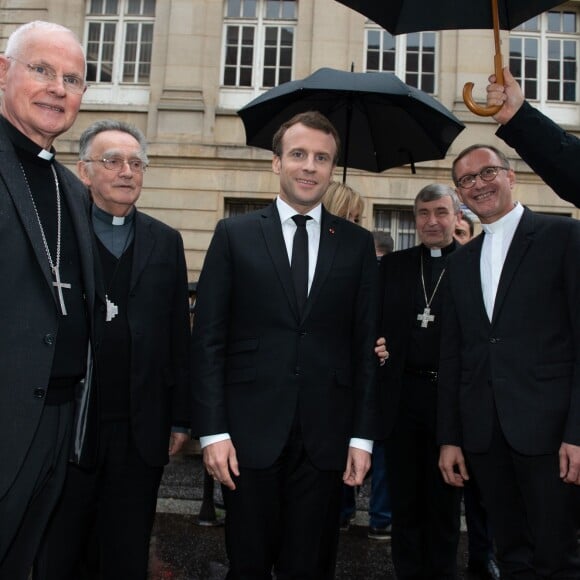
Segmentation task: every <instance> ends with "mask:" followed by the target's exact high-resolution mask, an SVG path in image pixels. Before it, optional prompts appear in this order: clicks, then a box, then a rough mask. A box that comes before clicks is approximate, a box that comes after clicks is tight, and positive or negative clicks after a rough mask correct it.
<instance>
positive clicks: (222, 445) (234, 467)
mask: <svg viewBox="0 0 580 580" xmlns="http://www.w3.org/2000/svg"><path fill="white" fill-rule="evenodd" d="M203 464H204V465H205V468H206V469H207V472H208V473H209V474H210V475H211V477H213V478H214V480H215V481H219V482H220V483H222V484H223V485H225V486H226V487H228V488H230V489H231V490H234V489H236V484H235V483H234V480H233V479H232V476H231V474H232V473H233V474H234V475H235V476H238V475H240V470H239V467H238V459H237V457H236V450H235V448H234V445H233V443H232V440H231V439H226V440H225V441H218V442H217V443H212V444H211V445H208V446H207V447H204V448H203Z"/></svg>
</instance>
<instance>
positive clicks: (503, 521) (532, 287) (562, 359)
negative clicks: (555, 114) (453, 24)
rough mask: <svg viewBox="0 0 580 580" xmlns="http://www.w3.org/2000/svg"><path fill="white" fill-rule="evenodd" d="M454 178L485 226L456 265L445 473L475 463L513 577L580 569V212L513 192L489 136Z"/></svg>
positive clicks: (446, 350) (448, 345) (442, 375)
mask: <svg viewBox="0 0 580 580" xmlns="http://www.w3.org/2000/svg"><path fill="white" fill-rule="evenodd" d="M452 177H453V182H454V183H455V185H456V187H457V193H458V195H459V196H460V198H461V200H462V202H463V203H464V204H465V205H466V206H467V207H468V208H469V209H470V210H471V211H472V212H473V213H474V214H475V215H476V216H477V217H478V218H479V220H480V222H481V224H482V227H483V231H484V235H482V236H478V237H477V238H476V239H475V240H473V241H472V242H471V243H470V244H467V246H465V248H464V249H463V250H462V251H459V252H457V253H456V254H454V255H453V256H451V258H450V259H449V262H448V269H447V270H448V271H447V284H446V287H445V292H444V300H445V308H444V310H443V329H442V340H441V356H440V364H439V371H440V372H439V389H438V407H437V411H438V413H437V417H438V421H437V434H438V443H439V444H440V446H441V450H440V459H439V466H440V470H441V473H442V474H443V477H444V479H445V481H446V483H448V484H449V486H450V488H451V489H460V488H462V487H464V485H465V482H466V481H467V480H469V479H470V472H472V473H473V476H474V477H475V479H476V480H477V483H478V485H479V488H480V490H481V493H482V496H483V502H484V505H485V507H486V510H487V513H488V516H489V518H490V521H491V526H492V529H493V534H494V539H495V543H496V557H497V560H498V564H499V568H500V572H501V576H502V578H503V579H512V578H513V579H515V578H579V577H580V559H579V557H578V546H577V539H576V531H577V521H576V513H575V507H576V505H577V504H576V502H577V499H578V493H579V488H578V485H580V397H578V396H577V395H578V392H580V383H579V381H580V377H579V376H578V372H577V368H578V366H579V365H580V360H579V359H580V349H579V348H578V345H579V337H580V307H579V301H578V296H579V293H580V263H579V261H578V256H579V255H580V223H579V222H578V221H577V220H573V219H571V218H564V217H560V216H549V215H545V214H538V213H534V212H532V211H530V210H529V209H527V208H524V207H523V206H522V205H521V204H519V203H517V202H515V201H514V198H513V193H512V191H513V189H514V187H515V183H516V177H515V173H514V171H513V169H512V168H511V167H510V164H509V161H508V159H507V157H506V156H505V155H504V154H503V153H502V152H501V151H499V150H498V149H497V148H496V147H493V146H491V145H480V144H476V145H472V146H470V147H468V148H466V149H464V150H463V151H462V152H460V153H459V155H458V156H457V157H456V158H455V160H454V162H453V165H452ZM468 467H469V471H468Z"/></svg>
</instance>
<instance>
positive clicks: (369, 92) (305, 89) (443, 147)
mask: <svg viewBox="0 0 580 580" xmlns="http://www.w3.org/2000/svg"><path fill="white" fill-rule="evenodd" d="M310 110H316V111H320V112H321V113H322V114H324V115H326V117H328V119H330V121H331V122H332V123H333V125H334V126H335V127H336V129H337V131H338V133H339V135H340V138H341V141H342V147H341V154H340V158H339V165H341V166H342V167H343V168H344V172H343V181H344V180H345V179H346V168H347V167H355V168H357V169H364V170H366V171H374V172H376V173H379V172H381V171H384V170H385V169H388V168H389V167H399V166H401V165H406V164H408V163H410V164H411V166H412V168H413V172H414V163H415V162H417V161H427V160H431V159H442V158H444V157H445V154H446V152H447V149H449V146H450V145H451V143H452V142H453V140H454V139H455V138H456V137H457V135H458V134H459V133H460V132H461V131H462V130H463V129H464V128H465V126H464V125H463V123H461V121H459V120H458V119H457V118H456V117H455V116H454V115H453V114H452V113H451V112H449V111H448V110H447V109H446V108H445V107H444V106H443V105H442V104H441V103H439V102H438V101H437V100H435V99H434V98H433V97H431V96H430V95H428V94H427V93H424V92H423V91H420V90H419V89H416V88H414V87H410V86H409V85H406V84H405V83H404V82H403V81H401V80H400V79H399V78H398V77H396V76H395V75H394V74H391V73H371V72H367V73H354V72H346V71H340V70H334V69H330V68H321V69H319V70H317V71H316V72H314V73H313V74H311V75H310V76H308V77H306V78H304V79H302V80H297V81H290V82H288V83H284V84H282V85H279V86H277V87H275V88H273V89H270V90H269V91H268V92H266V93H264V94H263V95H261V96H260V97H258V98H256V99H254V100H253V101H251V102H250V103H249V104H247V105H246V106H245V107H244V108H242V109H240V110H239V111H238V114H239V115H240V117H241V118H242V121H243V123H244V127H245V129H246V143H247V144H248V145H252V146H254V147H261V148H262V149H269V150H272V137H273V135H274V133H275V132H276V131H277V129H278V127H279V126H280V125H281V124H282V123H284V122H285V121H287V120H288V119H290V118H291V117H293V116H294V115H295V114H297V113H301V112H305V111H310Z"/></svg>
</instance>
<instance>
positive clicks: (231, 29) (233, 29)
mask: <svg viewBox="0 0 580 580" xmlns="http://www.w3.org/2000/svg"><path fill="white" fill-rule="evenodd" d="M239 33H240V28H239V27H238V26H228V27H227V28H226V42H227V43H228V44H237V43H238V36H239Z"/></svg>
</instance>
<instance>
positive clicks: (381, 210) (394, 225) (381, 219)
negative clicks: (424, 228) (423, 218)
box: [373, 206, 417, 250]
mask: <svg viewBox="0 0 580 580" xmlns="http://www.w3.org/2000/svg"><path fill="white" fill-rule="evenodd" d="M373 221H374V224H373V228H374V229H375V230H380V231H383V232H387V233H389V234H391V236H392V238H393V241H394V242H395V244H394V249H395V250H406V249H407V248H410V247H411V246H414V245H415V244H416V243H417V242H416V233H415V217H414V216H413V210H412V209H407V208H404V209H403V208H389V207H383V206H375V207H374V209H373Z"/></svg>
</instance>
